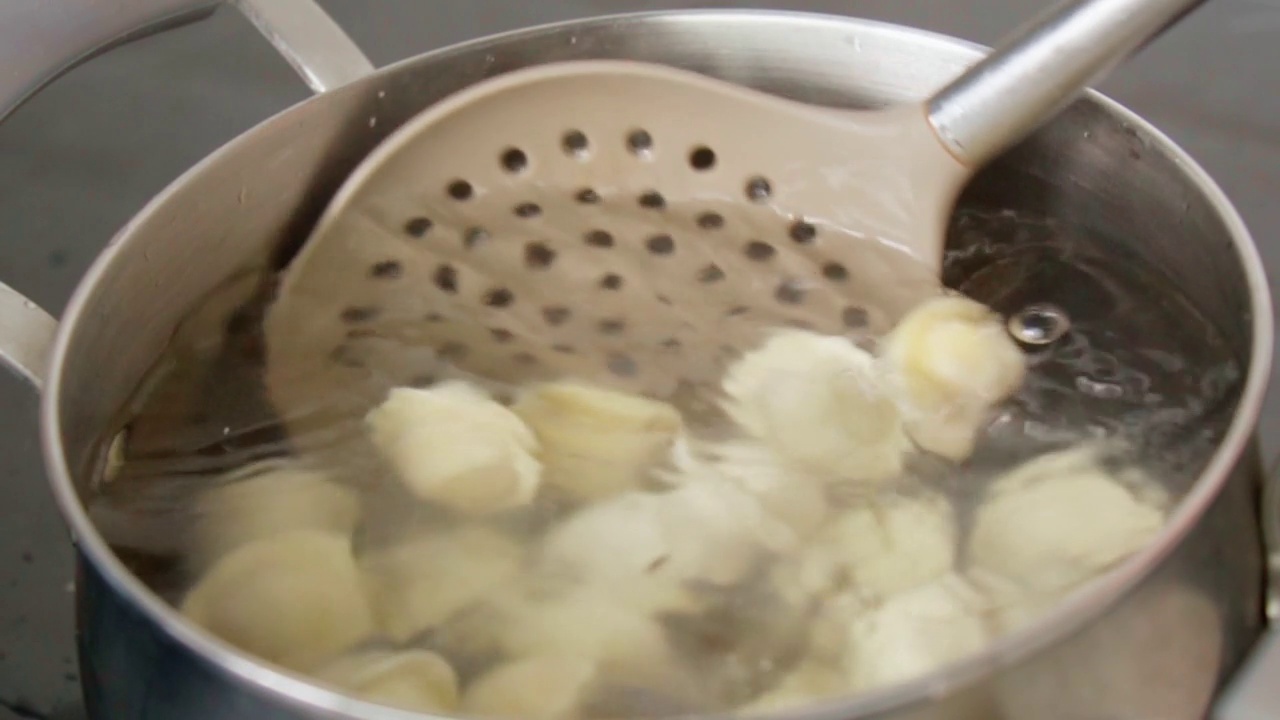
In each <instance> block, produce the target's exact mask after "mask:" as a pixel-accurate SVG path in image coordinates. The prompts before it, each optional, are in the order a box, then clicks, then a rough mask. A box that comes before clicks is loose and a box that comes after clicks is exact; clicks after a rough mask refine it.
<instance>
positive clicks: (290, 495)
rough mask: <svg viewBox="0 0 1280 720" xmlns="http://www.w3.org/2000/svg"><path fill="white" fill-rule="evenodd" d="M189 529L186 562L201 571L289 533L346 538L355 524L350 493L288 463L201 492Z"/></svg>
mask: <svg viewBox="0 0 1280 720" xmlns="http://www.w3.org/2000/svg"><path fill="white" fill-rule="evenodd" d="M198 502H199V504H198V510H197V515H196V519H195V522H194V524H193V527H192V529H191V546H190V549H189V557H190V560H191V562H192V565H193V567H195V568H197V569H203V568H206V567H208V565H209V564H210V563H212V562H213V561H215V560H217V559H218V558H220V557H222V556H223V555H225V554H226V553H228V552H230V551H231V550H234V549H236V548H237V547H240V546H241V545H244V544H245V543H248V542H252V541H254V540H260V539H263V538H267V537H271V536H273V535H279V534H280V533H284V532H288V531H291V530H320V531H327V532H332V533H334V534H337V535H350V534H351V532H352V531H353V530H354V529H355V526H356V523H357V522H358V521H359V518H360V498H359V496H358V495H357V494H356V493H355V491H354V490H352V489H350V488H347V487H344V486H342V485H339V484H337V483H335V482H333V481H331V480H329V479H328V478H327V477H326V476H325V475H324V473H321V472H319V471H316V470H312V469H308V468H306V467H303V466H301V465H297V464H295V463H293V462H288V461H286V462H280V461H267V462H263V463H259V464H256V465H251V466H249V467H247V468H244V469H242V470H239V471H237V472H235V473H233V474H232V475H230V476H229V477H227V478H225V479H224V480H221V481H219V483H218V484H217V485H216V486H214V487H212V488H210V489H209V490H207V491H205V492H204V493H203V494H202V495H201V496H200V499H199V501H198Z"/></svg>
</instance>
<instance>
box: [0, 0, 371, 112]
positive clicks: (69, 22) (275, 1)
mask: <svg viewBox="0 0 1280 720" xmlns="http://www.w3.org/2000/svg"><path fill="white" fill-rule="evenodd" d="M226 1H227V2H228V3H230V4H232V5H235V6H236V7H237V8H238V9H239V10H240V11H241V12H243V13H244V14H245V16H247V17H248V18H249V20H250V21H251V22H252V23H253V24H254V25H255V26H256V27H257V28H258V30H259V31H260V32H261V33H262V34H263V35H264V36H266V38H267V40H268V41H269V42H270V43H271V44H272V45H274V46H275V48H276V50H277V51H278V52H279V53H280V54H281V55H283V56H284V58H285V60H287V61H288V62H289V64H290V65H292V66H293V67H294V69H295V70H297V72H298V73H299V74H300V75H301V76H302V79H303V81H304V82H306V83H307V86H308V87H310V88H311V89H312V90H313V91H315V92H324V91H325V90H330V89H333V88H335V87H337V86H339V85H342V84H344V83H347V82H349V81H351V80H354V79H356V78H358V77H361V76H363V75H366V74H368V73H370V72H372V71H373V64H372V63H370V62H369V59H368V58H367V57H365V55H364V53H362V52H361V51H360V49H359V48H358V47H357V46H356V45H355V43H353V42H352V41H351V39H350V38H349V37H347V35H346V33H344V32H343V31H342V29H341V28H340V27H338V25H337V24H336V23H334V21H333V19H332V18H330V17H329V16H328V14H326V13H325V11H324V10H323V9H321V8H320V6H319V5H317V4H316V3H315V0H226ZM219 4H220V3H219V1H218V0H17V1H16V2H14V1H8V2H0V68H3V69H4V70H3V71H2V72H0V120H3V119H4V118H5V117H6V116H7V115H8V114H9V113H11V112H13V110H14V109H15V108H17V107H18V106H19V105H21V104H22V103H23V102H24V101H26V100H27V99H28V98H29V97H31V96H32V95H34V94H35V93H36V92H37V91H39V90H40V89H41V88H42V87H44V86H45V85H46V84H48V83H49V82H50V81H52V80H54V79H55V78H57V77H58V76H59V75H61V74H62V73H64V72H66V71H68V70H70V69H71V68H73V67H75V66H77V65H79V64H80V63H82V62H85V61H86V60H89V59H91V58H93V57H95V56H96V55H98V54H100V53H102V52H105V51H106V50H109V49H111V48H113V47H115V46H117V45H121V44H123V43H126V42H129V41H130V40H136V39H138V38H141V37H145V36H147V35H151V34H153V33H156V32H160V31H163V30H167V29H169V28H173V27H176V26H179V25H185V24H187V23H190V22H194V21H196V20H200V19H203V18H205V17H208V16H209V15H210V14H212V13H213V11H214V10H215V9H216V8H217V7H218V5H219Z"/></svg>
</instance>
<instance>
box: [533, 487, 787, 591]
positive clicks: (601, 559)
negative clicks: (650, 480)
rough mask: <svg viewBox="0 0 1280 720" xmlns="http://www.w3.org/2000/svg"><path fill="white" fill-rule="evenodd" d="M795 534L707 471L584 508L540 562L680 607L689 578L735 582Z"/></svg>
mask: <svg viewBox="0 0 1280 720" xmlns="http://www.w3.org/2000/svg"><path fill="white" fill-rule="evenodd" d="M793 537H794V536H793V535H792V534H791V533H790V532H789V531H788V530H787V529H786V528H785V527H784V526H782V525H781V523H779V522H778V521H776V520H774V519H773V518H772V517H770V516H769V515H768V514H767V513H766V512H765V511H764V510H763V509H762V507H761V505H760V503H759V501H758V500H757V499H756V498H754V497H753V496H751V495H749V494H748V493H746V492H745V491H743V490H742V488H741V487H739V486H738V485H737V484H735V483H733V482H731V481H728V480H726V479H724V478H721V477H719V476H715V475H712V476H708V477H706V478H702V479H700V480H699V481H697V482H690V483H688V484H686V485H683V486H681V487H678V488H676V489H674V490H671V491H668V492H662V493H647V492H636V491H633V492H629V493H624V494H622V495H619V496H617V497H614V498H611V499H609V500H606V501H604V502H602V503H599V504H596V505H592V506H589V507H585V508H583V509H582V510H580V511H579V512H577V513H576V514H574V515H573V516H571V517H570V518H569V519H567V520H566V521H565V522H564V523H563V524H561V525H560V526H558V527H556V528H554V529H553V530H552V531H551V532H550V533H549V534H548V536H547V538H546V541H545V542H544V545H543V548H542V560H543V563H544V565H545V566H546V567H548V568H550V569H552V571H554V572H559V573H561V574H564V575H567V576H568V577H571V578H573V579H575V580H578V581H581V582H587V583H591V584H601V585H603V586H604V587H608V588H617V589H618V590H619V592H620V594H621V595H624V596H625V597H624V598H623V601H624V602H628V603H635V604H637V605H638V606H639V605H646V604H648V605H647V606H649V607H652V608H654V609H657V608H661V607H674V606H678V605H679V604H680V602H679V599H680V598H681V597H683V591H684V587H685V585H686V583H688V582H690V581H695V580H700V581H705V582H709V583H713V584H717V585H728V584H732V583H734V582H737V581H738V580H740V579H741V578H742V577H743V576H744V575H745V574H746V573H747V572H748V571H749V570H750V569H751V568H752V567H753V565H754V563H755V562H756V561H757V560H758V559H759V558H760V557H761V554H762V553H763V552H765V551H767V549H768V548H770V547H771V546H772V545H775V544H777V543H780V542H785V541H786V540H787V539H789V538H793Z"/></svg>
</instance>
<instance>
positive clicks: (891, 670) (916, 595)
mask: <svg viewBox="0 0 1280 720" xmlns="http://www.w3.org/2000/svg"><path fill="white" fill-rule="evenodd" d="M987 610H988V607H987V605H986V604H985V602H984V599H983V597H982V596H981V595H980V594H979V593H978V592H977V591H976V590H975V589H974V588H973V587H971V586H970V585H969V584H968V583H967V582H966V581H965V580H964V579H963V578H960V577H958V576H955V575H948V576H946V577H944V578H941V579H939V580H935V581H934V582H932V583H929V584H927V585H922V586H920V587H917V588H915V589H913V590H909V591H907V592H905V593H901V594H899V595H895V596H894V597H892V598H891V599H889V600H888V601H887V602H885V603H884V604H882V605H880V606H878V607H874V608H871V609H869V610H866V611H864V612H858V613H856V614H854V615H853V616H852V617H851V618H850V621H849V625H848V631H847V635H846V638H847V642H848V646H847V650H846V653H845V657H844V665H845V670H846V672H847V673H848V676H849V678H850V680H851V681H852V685H853V686H854V687H855V688H857V689H859V690H867V689H871V688H875V687H880V686H883V685H890V684H893V683H897V682H903V681H906V680H910V679H913V678H916V677H918V676H920V675H923V674H925V673H928V672H930V671H932V670H936V669H938V668H940V667H942V666H944V665H947V664H949V663H951V662H955V661H958V660H960V659H962V658H964V657H965V656H967V655H969V654H971V653H974V652H977V651H979V650H981V649H982V648H983V647H984V646H985V645H986V644H987V642H988V641H989V639H990V637H991V635H990V632H989V630H988V627H987V621H986V613H987Z"/></svg>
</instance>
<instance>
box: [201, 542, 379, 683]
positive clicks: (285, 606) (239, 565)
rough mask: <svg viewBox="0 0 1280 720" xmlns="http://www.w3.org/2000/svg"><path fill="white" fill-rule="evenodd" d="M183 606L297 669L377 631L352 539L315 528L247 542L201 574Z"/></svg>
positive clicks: (221, 632)
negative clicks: (353, 552) (354, 553)
mask: <svg viewBox="0 0 1280 720" xmlns="http://www.w3.org/2000/svg"><path fill="white" fill-rule="evenodd" d="M181 609H182V613H183V614H184V615H186V616H187V617H188V618H189V619H190V620H191V621H192V622H194V623H195V624H197V625H199V626H201V627H203V628H204V629H206V630H208V631H209V632H211V633H213V634H214V635H217V636H218V637H220V638H222V639H223V640H225V641H227V642H229V643H231V644H232V645H235V646H236V647H239V648H241V649H242V650H245V651H246V652H249V653H252V654H254V655H257V656H258V657H261V658H262V659H264V660H267V661H269V662H273V663H276V664H278V665H281V666H282V667H286V668H290V669H293V670H306V669H309V668H312V667H314V666H315V665H316V664H317V663H319V662H323V661H324V660H326V659H328V658H330V657H332V656H334V655H336V654H338V653H340V652H342V651H343V650H345V649H346V648H348V647H350V646H351V645H353V644H355V643H356V642H357V641H359V640H360V639H361V638H363V637H365V636H366V635H369V634H370V633H371V632H373V615H372V613H371V612H370V609H369V605H368V603H367V602H366V600H365V596H364V592H363V589H362V587H361V585H360V576H359V573H358V571H357V569H356V564H355V560H354V558H353V557H352V555H351V544H350V541H349V540H348V539H347V538H346V537H344V536H342V535H336V534H333V533H326V532H319V531H315V530H295V531H291V532H287V533H283V534H280V535H275V536H272V537H269V538H264V539H262V540H255V541H253V542H250V543H247V544H245V545H241V546H240V547H239V548H237V549H235V550H233V551H231V552H230V553H228V554H227V555H225V556H223V558H222V559H221V560H219V561H218V562H217V563H216V564H215V565H214V566H213V567H212V568H211V569H210V570H209V572H208V573H207V574H206V575H205V576H204V577H202V578H201V579H200V581H199V582H198V583H197V584H196V585H195V587H193V588H192V589H191V591H190V592H189V593H188V594H187V596H186V598H185V599H184V600H183V602H182V608H181Z"/></svg>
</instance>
